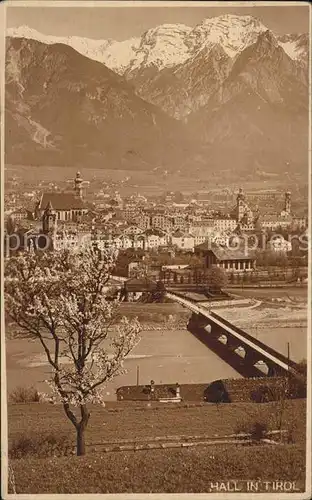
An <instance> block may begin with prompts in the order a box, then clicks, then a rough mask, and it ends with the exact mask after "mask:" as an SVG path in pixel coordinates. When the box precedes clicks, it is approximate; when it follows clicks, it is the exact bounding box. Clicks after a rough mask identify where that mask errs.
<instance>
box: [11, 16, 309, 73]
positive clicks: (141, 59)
mask: <svg viewBox="0 0 312 500" xmlns="http://www.w3.org/2000/svg"><path fill="white" fill-rule="evenodd" d="M267 31H268V28H267V27H266V26H264V24H262V22H261V21H260V20H259V19H257V18H255V17H252V16H237V15H234V14H226V15H222V16H218V17H210V18H206V19H204V20H203V21H202V22H201V23H199V24H198V25H196V26H195V27H194V28H191V27H189V26H186V25H185V24H162V25H160V26H156V27H155V28H151V29H149V30H147V31H145V32H144V33H143V34H142V36H141V37H134V38H130V39H128V40H124V41H115V40H107V39H101V40H95V39H90V38H83V37H78V36H69V37H57V36H52V35H46V34H42V33H39V32H38V31H36V30H34V29H31V28H29V27H28V26H20V27H18V28H9V29H8V30H7V35H8V36H11V37H23V38H31V39H34V40H38V41H41V42H44V43H46V44H53V43H64V44H66V45H69V46H71V47H72V48H74V49H75V50H76V51H77V52H80V53H81V54H82V55H84V56H87V57H89V58H90V59H94V60H96V61H100V62H102V63H104V64H105V65H106V66H107V67H108V68H110V69H112V70H113V71H115V72H117V73H119V74H121V75H123V74H125V75H126V76H127V77H129V78H131V77H132V75H136V74H137V73H138V72H140V71H141V70H143V69H145V68H146V69H149V68H151V67H152V68H155V69H156V70H162V69H164V68H172V67H175V66H179V65H180V64H183V63H185V62H186V61H187V60H189V59H192V58H194V57H196V55H197V54H199V53H200V52H201V51H202V50H203V48H205V49H206V50H208V52H209V50H211V49H212V48H213V47H214V46H215V45H216V44H217V45H219V46H220V47H221V48H222V49H223V50H224V52H225V53H226V54H227V56H229V57H230V58H231V59H234V58H235V57H237V56H238V55H239V54H240V53H241V52H242V51H243V50H244V49H245V48H246V47H248V46H250V45H251V44H253V43H255V42H256V41H257V39H258V37H259V35H260V34H262V33H265V32H267ZM270 33H271V32H270ZM272 35H274V34H272ZM304 37H306V35H284V36H282V37H280V36H277V37H276V40H277V41H278V44H279V45H280V46H281V47H282V48H283V49H284V51H285V52H286V53H287V55H288V56H289V57H291V58H292V59H294V60H299V61H301V60H303V59H304V58H307V50H308V49H307V47H308V43H307V40H306V39H305V38H304Z"/></svg>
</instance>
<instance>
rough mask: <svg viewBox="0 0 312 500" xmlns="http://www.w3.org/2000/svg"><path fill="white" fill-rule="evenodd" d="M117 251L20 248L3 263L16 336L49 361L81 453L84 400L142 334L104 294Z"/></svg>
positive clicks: (98, 390)
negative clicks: (39, 349)
mask: <svg viewBox="0 0 312 500" xmlns="http://www.w3.org/2000/svg"><path fill="white" fill-rule="evenodd" d="M114 263H115V255H114V254H113V253H111V252H108V251H105V252H103V251H100V250H98V249H96V248H92V247H87V248H83V249H79V250H75V251H73V250H71V251H68V250H63V251H61V252H58V253H54V252H38V253H24V254H22V255H17V256H15V257H11V258H10V259H9V260H8V261H7V263H6V268H5V307H6V314H8V316H9V317H11V318H12V319H13V320H14V322H15V323H16V324H17V325H18V326H19V329H18V332H17V335H22V336H29V337H31V338H34V339H37V340H38V342H39V343H40V344H41V346H42V348H43V350H44V352H45V354H46V357H47V360H48V362H49V364H50V365H51V368H52V375H51V379H50V380H49V384H50V386H51V388H52V394H53V396H52V397H53V398H54V399H55V401H60V402H61V403H62V405H63V408H64V411H65V413H66V415H67V417H68V418H69V420H70V421H71V422H72V423H73V425H74V427H75V429H76V434H77V455H83V454H85V429H86V427H87V424H88V421H89V418H90V411H89V404H92V403H100V404H104V400H103V388H104V386H105V384H106V383H107V382H108V381H110V380H112V379H113V378H114V377H116V376H117V375H120V374H121V373H124V369H123V360H124V359H125V357H126V356H127V355H128V354H129V352H130V351H131V350H132V349H133V347H134V346H135V345H136V344H137V342H138V341H139V332H140V325H139V322H138V321H137V320H131V321H129V320H128V319H127V318H124V317H122V318H121V317H120V315H119V314H118V302H117V301H116V300H108V296H107V292H108V291H109V286H108V285H109V283H108V281H109V278H110V274H111V271H112V269H113V267H114Z"/></svg>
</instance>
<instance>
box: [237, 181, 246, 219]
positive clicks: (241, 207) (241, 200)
mask: <svg viewBox="0 0 312 500" xmlns="http://www.w3.org/2000/svg"><path fill="white" fill-rule="evenodd" d="M236 203H237V204H236V219H237V221H238V222H239V221H241V220H242V218H243V217H244V215H245V196H244V193H243V190H242V188H239V191H238V194H237V196H236Z"/></svg>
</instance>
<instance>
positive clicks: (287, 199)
mask: <svg viewBox="0 0 312 500" xmlns="http://www.w3.org/2000/svg"><path fill="white" fill-rule="evenodd" d="M290 197H291V192H290V191H286V193H285V208H284V210H285V212H286V214H290V211H291V200H290Z"/></svg>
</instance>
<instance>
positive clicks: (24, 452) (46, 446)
mask: <svg viewBox="0 0 312 500" xmlns="http://www.w3.org/2000/svg"><path fill="white" fill-rule="evenodd" d="M72 453H73V442H72V441H71V440H70V439H69V438H68V436H67V435H61V434H54V433H53V432H51V433H49V434H41V435H40V434H36V435H25V434H21V435H19V436H17V437H16V438H15V439H14V440H13V442H12V443H11V444H10V445H9V457H10V458H12V459H16V458H25V457H50V456H58V457H60V456H66V455H70V454H72Z"/></svg>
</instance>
